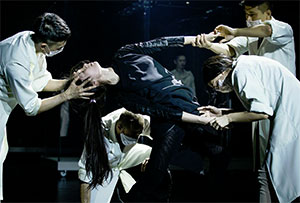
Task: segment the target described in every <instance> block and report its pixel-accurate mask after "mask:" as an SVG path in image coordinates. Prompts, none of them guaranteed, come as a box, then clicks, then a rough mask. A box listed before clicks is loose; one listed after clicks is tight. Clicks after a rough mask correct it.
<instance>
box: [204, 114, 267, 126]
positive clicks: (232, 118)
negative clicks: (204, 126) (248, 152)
mask: <svg viewBox="0 0 300 203" xmlns="http://www.w3.org/2000/svg"><path fill="white" fill-rule="evenodd" d="M268 118H269V115H267V114H264V113H254V112H247V111H245V112H236V113H230V114H227V115H224V116H220V117H216V118H215V119H213V120H212V121H210V125H211V126H212V127H214V128H215V129H217V130H220V129H223V128H225V127H227V126H228V125H229V124H230V123H242V122H252V121H258V120H264V119H268Z"/></svg>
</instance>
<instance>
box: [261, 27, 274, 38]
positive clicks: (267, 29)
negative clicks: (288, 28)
mask: <svg viewBox="0 0 300 203" xmlns="http://www.w3.org/2000/svg"><path fill="white" fill-rule="evenodd" d="M262 33H263V35H264V37H270V36H271V35H272V27H271V26H270V25H265V26H263V27H262Z"/></svg>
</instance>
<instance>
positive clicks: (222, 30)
mask: <svg viewBox="0 0 300 203" xmlns="http://www.w3.org/2000/svg"><path fill="white" fill-rule="evenodd" d="M214 32H216V33H219V34H220V36H222V37H224V38H234V37H239V36H244V37H269V36H271V35H272V27H271V26H270V25H268V24H259V25H255V26H252V27H247V28H231V27H229V26H226V25H218V26H217V27H216V28H215V30H214Z"/></svg>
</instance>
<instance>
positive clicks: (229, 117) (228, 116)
mask: <svg viewBox="0 0 300 203" xmlns="http://www.w3.org/2000/svg"><path fill="white" fill-rule="evenodd" d="M225 116H226V117H227V120H228V122H229V123H231V122H232V118H231V115H230V114H227V115H225Z"/></svg>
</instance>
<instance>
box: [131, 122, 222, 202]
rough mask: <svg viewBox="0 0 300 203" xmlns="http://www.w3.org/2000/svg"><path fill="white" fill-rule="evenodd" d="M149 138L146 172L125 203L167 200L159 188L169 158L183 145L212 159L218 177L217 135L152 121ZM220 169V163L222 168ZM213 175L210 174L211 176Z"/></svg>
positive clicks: (193, 128)
mask: <svg viewBox="0 0 300 203" xmlns="http://www.w3.org/2000/svg"><path fill="white" fill-rule="evenodd" d="M151 136H152V137H153V143H152V152H151V155H150V160H149V163H148V165H147V167H146V171H145V173H144V175H143V176H142V177H141V179H140V180H138V181H137V183H136V184H135V185H134V186H133V187H132V189H131V190H130V192H129V193H128V195H127V198H126V199H127V202H163V201H165V200H164V199H163V198H164V197H166V194H164V192H165V191H164V190H161V185H162V184H163V183H164V180H165V178H166V174H167V169H168V166H169V164H170V161H171V159H172V156H173V155H174V154H175V153H176V152H177V151H178V150H179V148H180V147H181V145H182V144H185V145H190V146H191V148H192V150H195V151H197V152H199V153H202V154H203V153H204V154H206V155H208V156H209V157H210V158H212V159H211V160H212V163H211V164H210V165H211V166H212V167H213V168H214V169H215V171H214V170H212V171H214V172H217V173H219V170H223V169H221V168H226V166H225V165H226V164H225V165H224V166H221V167H219V163H220V160H222V162H223V160H224V159H222V158H221V157H220V158H218V156H219V154H222V150H223V149H222V148H218V147H217V148H216V146H218V145H217V144H215V142H216V141H217V139H216V138H217V134H215V135H214V134H213V131H212V132H210V129H205V127H204V128H203V126H202V127H201V126H199V125H190V124H188V125H187V124H184V123H174V122H171V121H163V120H151ZM221 165H223V163H222V164H221ZM214 172H213V173H214Z"/></svg>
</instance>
